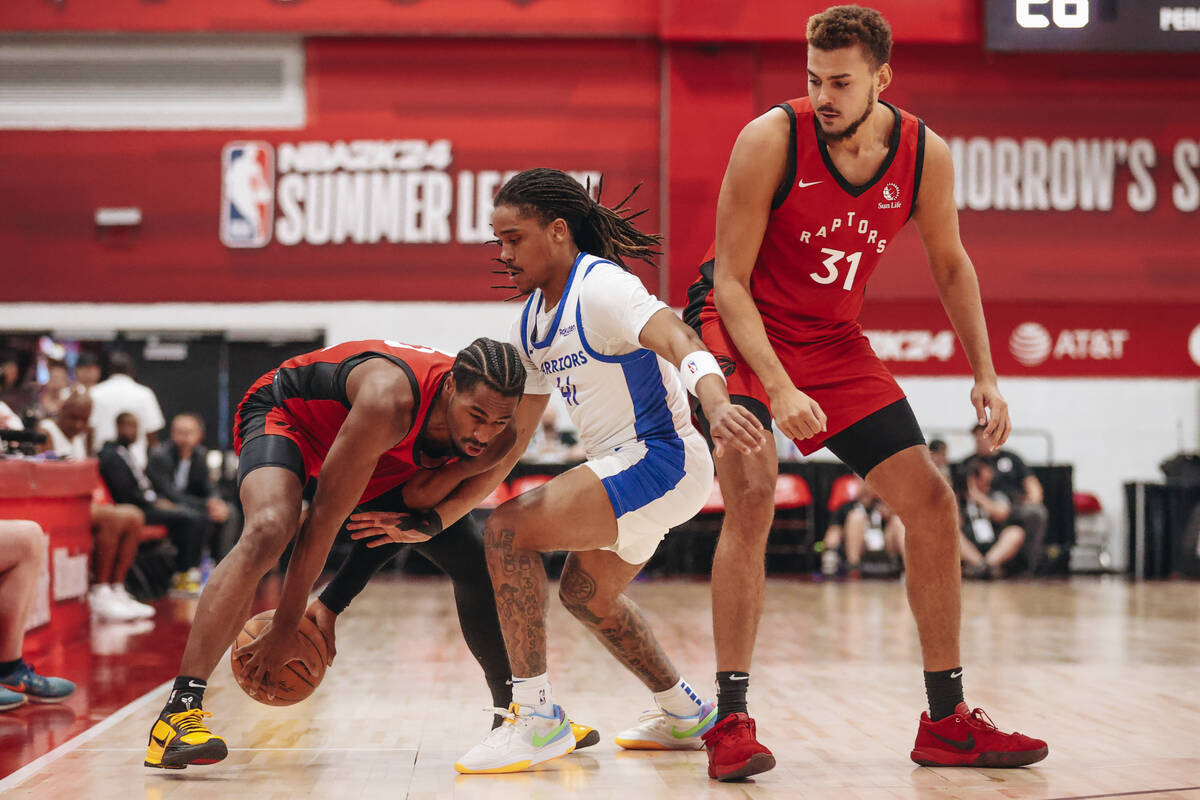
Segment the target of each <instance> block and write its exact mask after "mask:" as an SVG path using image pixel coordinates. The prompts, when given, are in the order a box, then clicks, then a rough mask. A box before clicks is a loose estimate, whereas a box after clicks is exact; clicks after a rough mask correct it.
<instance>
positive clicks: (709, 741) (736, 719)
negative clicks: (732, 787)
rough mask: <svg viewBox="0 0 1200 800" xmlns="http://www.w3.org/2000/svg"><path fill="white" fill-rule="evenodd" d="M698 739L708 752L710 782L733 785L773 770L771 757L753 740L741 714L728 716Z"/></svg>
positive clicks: (747, 720) (749, 721)
mask: <svg viewBox="0 0 1200 800" xmlns="http://www.w3.org/2000/svg"><path fill="white" fill-rule="evenodd" d="M700 738H701V739H703V740H704V748H705V749H706V750H708V777H710V778H716V779H717V780H719V781H736V780H740V779H741V778H749V777H750V776H751V775H757V774H758V773H760V772H766V771H767V770H769V769H774V767H775V756H773V755H771V751H770V750H768V749H767V748H765V747H763V746H762V745H761V744H759V743H758V739H756V738H754V720H752V719H751V718H750V715H749V714H746V713H745V712H742V711H739V712H737V713H736V714H730V715H729V716H727V717H725V718H724V719H723V720H721V721H720V722H718V723H717V724H716V725H713V726H712V728H710V729H709V730H708V732H707V733H705V734H704V735H703V736H701V737H700Z"/></svg>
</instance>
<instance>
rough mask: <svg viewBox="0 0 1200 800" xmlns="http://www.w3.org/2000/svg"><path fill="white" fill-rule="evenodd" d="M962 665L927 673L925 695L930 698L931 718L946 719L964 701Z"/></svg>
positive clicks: (935, 720) (934, 719)
mask: <svg viewBox="0 0 1200 800" xmlns="http://www.w3.org/2000/svg"><path fill="white" fill-rule="evenodd" d="M962 674H963V671H962V667H955V668H954V669H944V670H942V671H941V672H926V673H925V696H926V697H928V698H929V718H930V719H931V720H933V721H934V722H937V721H938V720H939V719H945V718H946V717H948V716H950V715H951V714H953V713H954V709H955V708H956V707H957V706H958V704H959V703H961V702H962V701H963V688H962Z"/></svg>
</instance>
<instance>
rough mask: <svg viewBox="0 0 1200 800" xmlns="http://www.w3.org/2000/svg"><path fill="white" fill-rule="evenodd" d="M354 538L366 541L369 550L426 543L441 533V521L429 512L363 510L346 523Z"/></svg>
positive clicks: (433, 513) (436, 515) (432, 512)
mask: <svg viewBox="0 0 1200 800" xmlns="http://www.w3.org/2000/svg"><path fill="white" fill-rule="evenodd" d="M346 530H348V531H350V538H351V539H365V540H366V541H367V547H379V546H381V545H385V544H390V543H392V542H399V543H414V542H427V541H429V540H430V539H432V538H433V537H434V536H437V535H438V534H439V533H441V532H442V518H441V517H439V516H438V513H437V512H436V511H434V510H432V509H430V510H428V511H399V512H398V511H364V512H362V513H359V514H352V515H351V516H350V521H349V522H347V523H346Z"/></svg>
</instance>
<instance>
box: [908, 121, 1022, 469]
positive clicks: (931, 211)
mask: <svg viewBox="0 0 1200 800" xmlns="http://www.w3.org/2000/svg"><path fill="white" fill-rule="evenodd" d="M913 220H914V221H915V222H916V224H917V230H918V232H919V233H920V234H921V241H922V242H923V243H924V245H925V254H926V256H927V257H928V259H929V269H930V272H931V273H932V274H933V281H934V283H935V284H937V289H938V295H939V296H940V297H941V299H942V306H943V307H944V308H945V309H946V315H947V316H948V317H949V318H950V324H951V325H953V326H954V331H955V333H957V334H958V340H959V341H960V342H961V343H962V346H963V351H964V352H965V353H966V356H967V361H968V362H970V364H971V370H972V371H973V372H974V373H975V386H974V387H973V388H972V390H971V404H972V405H973V406H975V413H976V417H977V419H978V420H979V424H980V425H986V426H987V430H986V431H985V435H986V436H987V438H988V440H989V441H990V442H991V443H992V449H993V450H994V449H995V448H997V447H999V446H1000V445H1002V444H1004V442H1005V440H1006V439H1008V434H1009V432H1010V431H1011V430H1012V422H1011V421H1010V420H1009V416H1008V403H1007V402H1005V400H1004V397H1003V396H1002V395H1001V394H1000V389H999V388H998V386H997V380H996V368H995V366H994V365H993V364H992V351H991V347H990V345H989V343H988V333H987V323H986V321H985V320H984V316H983V302H982V300H981V299H980V295H979V278H978V276H977V275H976V274H975V267H974V265H973V264H972V263H971V259H970V257H969V256H967V251H966V249H964V248H963V245H962V240H961V239H960V238H959V232H958V209H957V207H956V206H955V204H954V162H953V160H952V159H951V157H950V148H949V147H948V146H947V145H946V142H945V141H943V140H942V138H941V137H940V136H938V135H937V134H935V133H934V132H933V131H930V130H926V142H925V164H924V168H923V177H922V180H921V189H920V192H919V194H918V196H917V205H916V210H915V211H914V213H913ZM989 412H990V413H989Z"/></svg>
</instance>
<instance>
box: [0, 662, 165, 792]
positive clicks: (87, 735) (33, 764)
mask: <svg viewBox="0 0 1200 800" xmlns="http://www.w3.org/2000/svg"><path fill="white" fill-rule="evenodd" d="M174 683H175V679H174V678H172V679H171V680H169V681H166V682H164V683H160V684H159V685H158V686H155V687H154V688H153V689H151V690H150V691H148V692H146V693H145V694H144V695H142V696H141V697H139V698H138V699H136V700H134V701H133V702H131V703H129V704H128V705H125V706H122V707H121V708H118V709H117V710H116V711H114V712H113V713H112V714H110V715H109V716H108V717H107V718H106V719H103V720H101V721H100V722H98V723H96V724H95V725H93V726H92V727H90V728H88V729H87V730H86V731H84V732H83V733H81V734H79V735H78V736H76V737H74V738H73V739H68V740H67V741H65V742H63V743H62V744H60V745H59V746H58V747H56V748H54V749H53V750H51V751H50V752H49V753H46V754H45V755H44V756H42V757H40V758H37V759H34V760H33V761H30V762H29V763H28V764H26V765H25V766H23V767H21V768H20V769H19V770H17V771H16V772H14V773H13V774H11V775H9V776H8V777H7V778H5V779H4V780H0V793H4V792H6V791H8V790H9V789H15V788H16V787H17V786H18V785H20V784H22V783H24V782H25V781H26V780H27V779H28V778H30V777H32V776H33V775H35V774H37V773H38V772H41V771H42V770H43V769H45V768H46V767H48V766H50V765H51V764H53V763H54V762H55V761H58V760H59V759H60V758H62V757H63V756H65V755H66V754H67V753H70V752H71V751H72V750H74V749H76V748H77V747H79V746H80V745H83V744H86V743H88V742H90V741H91V740H92V739H95V738H96V737H97V736H99V735H100V734H102V733H104V732H105V731H107V730H108V729H109V728H111V727H113V726H114V725H116V724H117V723H119V722H121V721H122V720H124V719H125V718H126V717H128V716H130V715H131V714H133V712H135V711H137V710H139V709H140V708H142V706H145V705H146V704H147V703H149V702H150V701H151V700H153V699H154V698H155V697H158V696H161V695H162V694H163V693H164V692H166V691H167V690H168V689H170V688H171V686H172V685H173V684H174Z"/></svg>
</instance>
